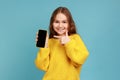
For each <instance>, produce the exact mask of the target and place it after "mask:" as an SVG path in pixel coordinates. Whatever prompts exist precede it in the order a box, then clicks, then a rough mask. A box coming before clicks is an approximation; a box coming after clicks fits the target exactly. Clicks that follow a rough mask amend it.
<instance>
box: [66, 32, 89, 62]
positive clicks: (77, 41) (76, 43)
mask: <svg viewBox="0 0 120 80" xmlns="http://www.w3.org/2000/svg"><path fill="white" fill-rule="evenodd" d="M65 49H66V54H67V56H68V57H69V58H70V59H71V61H72V62H74V63H76V64H83V63H84V62H85V60H86V59H87V57H88V55H89V53H88V50H87V49H86V47H85V45H84V43H83V41H82V39H81V38H80V36H79V35H77V34H75V35H73V37H72V38H71V40H70V41H69V42H68V43H66V44H65Z"/></svg>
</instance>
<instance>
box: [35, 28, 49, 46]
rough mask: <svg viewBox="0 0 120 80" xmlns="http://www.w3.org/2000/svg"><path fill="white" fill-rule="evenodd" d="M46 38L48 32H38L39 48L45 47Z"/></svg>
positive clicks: (37, 44)
mask: <svg viewBox="0 0 120 80" xmlns="http://www.w3.org/2000/svg"><path fill="white" fill-rule="evenodd" d="M46 36H47V31H46V30H38V41H37V43H36V46H37V47H45V41H46Z"/></svg>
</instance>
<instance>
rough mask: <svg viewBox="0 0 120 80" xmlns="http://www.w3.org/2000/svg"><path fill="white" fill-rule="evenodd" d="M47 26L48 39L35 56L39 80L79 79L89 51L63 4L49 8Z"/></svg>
mask: <svg viewBox="0 0 120 80" xmlns="http://www.w3.org/2000/svg"><path fill="white" fill-rule="evenodd" d="M49 30H50V35H49V39H48V37H47V38H46V44H45V47H44V48H40V50H39V51H38V54H37V57H36V59H35V64H36V66H37V68H39V69H40V70H43V71H45V75H44V77H43V80H80V77H79V75H80V71H81V67H82V64H84V62H85V60H86V58H87V57H88V54H89V53H88V50H87V49H86V47H85V45H84V43H83V41H82V39H81V37H80V36H79V35H78V34H77V33H76V26H75V23H74V21H73V18H72V15H71V13H70V11H69V10H68V9H67V8H66V7H58V8H57V9H56V10H55V11H54V12H53V14H52V16H51V19H50V25H49ZM36 39H37V38H36Z"/></svg>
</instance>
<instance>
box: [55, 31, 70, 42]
mask: <svg viewBox="0 0 120 80" xmlns="http://www.w3.org/2000/svg"><path fill="white" fill-rule="evenodd" d="M54 38H57V39H60V42H61V44H66V43H67V42H69V41H70V38H69V36H68V31H66V34H65V36H56V35H54Z"/></svg>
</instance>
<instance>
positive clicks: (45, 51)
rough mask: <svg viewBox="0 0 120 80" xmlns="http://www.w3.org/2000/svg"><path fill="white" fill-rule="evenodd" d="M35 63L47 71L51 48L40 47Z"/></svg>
mask: <svg viewBox="0 0 120 80" xmlns="http://www.w3.org/2000/svg"><path fill="white" fill-rule="evenodd" d="M35 65H36V67H37V68H38V69H41V70H43V71H47V69H48V66H49V48H40V50H39V51H38V54H37V57H36V59H35Z"/></svg>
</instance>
